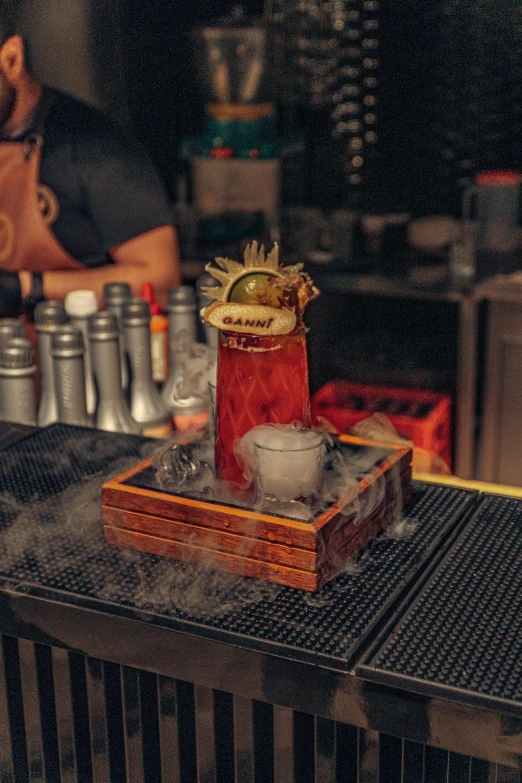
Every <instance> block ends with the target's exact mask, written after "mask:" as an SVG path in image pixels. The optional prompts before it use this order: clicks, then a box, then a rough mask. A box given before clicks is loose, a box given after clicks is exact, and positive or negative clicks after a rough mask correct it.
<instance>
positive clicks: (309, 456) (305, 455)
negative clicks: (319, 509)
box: [254, 432, 325, 500]
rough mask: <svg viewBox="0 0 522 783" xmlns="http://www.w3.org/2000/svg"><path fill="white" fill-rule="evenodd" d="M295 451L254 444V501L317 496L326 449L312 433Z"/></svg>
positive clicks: (320, 439)
mask: <svg viewBox="0 0 522 783" xmlns="http://www.w3.org/2000/svg"><path fill="white" fill-rule="evenodd" d="M310 435H311V437H309V438H306V440H303V439H300V441H301V443H304V442H306V443H307V444H309V445H306V446H302V447H300V448H296V447H295V446H296V444H294V447H291V448H289V447H288V446H289V445H290V444H287V445H286V446H285V447H284V448H277V447H276V446H275V443H276V438H277V434H276V433H274V447H270V446H267V445H262V446H261V445H260V444H258V443H254V471H255V484H256V495H257V499H258V500H261V499H263V498H266V497H267V496H269V497H273V498H277V500H297V499H298V498H307V497H310V496H311V495H313V494H314V493H315V492H319V491H320V489H321V485H322V481H323V470H324V456H325V446H324V438H323V436H322V435H321V434H320V433H311V432H310Z"/></svg>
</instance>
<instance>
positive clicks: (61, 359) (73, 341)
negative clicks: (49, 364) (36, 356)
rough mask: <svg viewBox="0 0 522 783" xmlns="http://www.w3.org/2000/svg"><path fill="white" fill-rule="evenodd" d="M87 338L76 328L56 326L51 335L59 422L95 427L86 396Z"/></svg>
mask: <svg viewBox="0 0 522 783" xmlns="http://www.w3.org/2000/svg"><path fill="white" fill-rule="evenodd" d="M84 352H85V348H84V344H83V335H82V333H81V331H80V330H79V329H77V328H76V327H75V326H74V324H63V325H62V326H56V327H55V328H54V331H53V332H52V333H51V356H52V361H53V374H54V386H55V389H56V400H57V405H58V421H60V422H61V423H62V424H75V425H78V426H80V427H91V426H92V423H91V420H90V418H89V415H88V413H87V401H86V396H85V365H84V359H83V357H84Z"/></svg>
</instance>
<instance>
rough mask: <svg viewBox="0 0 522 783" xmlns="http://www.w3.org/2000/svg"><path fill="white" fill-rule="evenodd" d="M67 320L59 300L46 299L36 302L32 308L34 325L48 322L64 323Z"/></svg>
mask: <svg viewBox="0 0 522 783" xmlns="http://www.w3.org/2000/svg"><path fill="white" fill-rule="evenodd" d="M66 321H67V313H66V312H65V308H64V306H63V304H62V303H61V302H57V301H55V300H54V299H48V300H46V301H45V302H38V304H37V305H36V307H35V310H34V323H35V325H36V327H37V328H38V326H47V325H48V324H64V323H65V322H66Z"/></svg>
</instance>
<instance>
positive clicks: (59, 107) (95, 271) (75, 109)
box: [0, 0, 180, 317]
mask: <svg viewBox="0 0 522 783" xmlns="http://www.w3.org/2000/svg"><path fill="white" fill-rule="evenodd" d="M171 220H172V218H171V213H170V208H169V203H168V200H167V197H166V194H165V191H164V189H163V186H162V184H161V182H160V179H159V177H158V175H157V173H156V172H155V171H154V168H153V167H152V165H151V163H150V162H149V161H148V160H147V158H146V157H145V156H144V155H143V153H142V152H141V151H139V150H138V149H134V147H133V145H131V144H129V142H128V141H127V140H126V139H124V137H123V135H122V133H121V131H120V130H119V129H118V128H117V127H116V126H115V125H113V124H112V123H111V122H110V121H109V120H108V119H107V118H106V117H104V115H102V114H101V113H100V112H99V111H97V110H96V109H94V108H92V107H90V106H87V105H86V104H84V103H81V102H80V101H78V100H76V99H75V98H73V97H71V96H68V95H65V94H63V93H60V92H58V91H56V90H51V89H49V88H46V87H42V86H41V85H40V84H38V82H37V81H35V79H34V78H33V77H32V76H31V75H30V74H29V73H28V71H27V69H26V64H25V54H24V44H23V41H22V38H21V37H20V35H18V34H17V32H16V27H15V26H14V22H13V16H12V13H11V10H10V4H9V0H0V270H1V271H0V317H4V316H10V315H16V314H17V313H20V312H22V311H24V310H25V311H29V310H30V309H31V308H32V307H34V304H35V303H36V302H37V301H39V300H40V299H42V298H46V299H63V298H64V297H65V295H66V294H67V293H68V291H71V290H74V289H78V288H89V289H92V290H94V291H95V292H96V294H97V296H98V298H99V299H100V298H101V293H102V289H103V285H104V283H106V282H109V281H114V280H117V281H126V282H128V283H130V285H131V287H132V289H133V292H134V294H135V295H139V291H140V287H141V284H142V283H143V282H144V281H146V280H150V281H152V283H153V284H154V287H155V291H156V293H157V298H158V299H160V300H161V299H163V298H164V295H165V293H166V291H167V289H168V288H170V287H171V286H174V285H178V284H179V282H180V277H179V250H178V243H177V237H176V232H175V230H174V227H173V225H172V222H171Z"/></svg>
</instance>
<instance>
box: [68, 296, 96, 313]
mask: <svg viewBox="0 0 522 783" xmlns="http://www.w3.org/2000/svg"><path fill="white" fill-rule="evenodd" d="M64 304H65V312H66V313H67V315H69V316H70V317H71V318H88V317H89V316H90V315H93V314H94V313H95V312H96V311H97V310H98V302H97V301H96V294H95V293H94V291H70V292H69V293H68V294H67V296H66V297H65V303H64Z"/></svg>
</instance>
